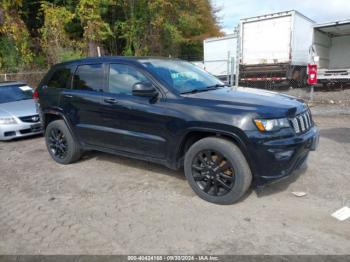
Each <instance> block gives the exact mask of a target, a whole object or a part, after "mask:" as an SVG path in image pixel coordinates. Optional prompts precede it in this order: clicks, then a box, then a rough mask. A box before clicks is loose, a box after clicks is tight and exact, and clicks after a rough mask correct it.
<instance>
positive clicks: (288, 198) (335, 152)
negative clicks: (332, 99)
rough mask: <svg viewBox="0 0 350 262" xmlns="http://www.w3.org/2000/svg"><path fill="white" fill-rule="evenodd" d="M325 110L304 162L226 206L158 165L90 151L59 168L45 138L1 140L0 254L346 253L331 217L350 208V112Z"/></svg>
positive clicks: (347, 232) (348, 248) (339, 226)
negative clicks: (200, 194)
mask: <svg viewBox="0 0 350 262" xmlns="http://www.w3.org/2000/svg"><path fill="white" fill-rule="evenodd" d="M315 109H317V107H315ZM313 110H314V109H313ZM325 112H328V110H327V109H325V110H323V111H322V110H321V113H320V114H317V115H318V116H317V115H316V116H315V120H316V122H317V124H318V125H319V127H320V129H321V140H320V147H319V149H318V151H316V152H314V153H312V154H311V155H310V158H309V162H308V168H307V169H303V170H301V171H299V172H298V173H297V174H296V176H294V177H292V178H289V179H286V180H283V181H280V182H279V183H276V184H272V185H269V186H267V187H265V188H264V190H263V191H261V192H260V191H259V192H256V191H254V190H251V191H250V192H249V193H248V194H247V195H246V197H245V198H244V199H243V200H242V201H241V202H239V203H237V204H235V205H230V206H219V205H214V204H210V203H207V202H205V201H203V200H201V199H199V198H198V197H197V196H196V195H195V194H194V193H193V192H192V190H191V189H190V187H189V185H188V184H187V182H186V180H185V178H184V175H183V173H182V172H181V171H178V172H175V171H171V170H168V169H167V168H165V167H162V166H158V165H156V164H150V163H147V162H142V161H138V160H132V159H127V158H122V157H118V156H112V155H108V154H103V153H97V152H92V153H89V154H87V155H86V156H85V157H84V159H83V160H81V161H80V162H78V163H76V164H73V165H69V166H61V165H58V164H56V163H54V162H53V161H52V160H51V159H50V157H49V154H48V153H47V152H46V148H45V144H44V140H43V138H42V137H36V138H30V139H22V140H18V141H13V142H6V143H1V142H0V200H1V201H0V254H95V255H96V254H170V253H171V254H179V253H180V254H350V219H348V220H346V221H343V222H340V221H338V220H336V219H335V218H333V217H331V213H333V212H334V211H336V210H337V209H339V208H341V207H343V206H344V205H348V206H350V190H349V187H350V116H346V115H337V116H334V115H333V116H324V114H323V113H325ZM326 115H327V114H326ZM293 191H304V192H306V193H307V195H306V196H305V197H295V196H294V195H293V194H292V193H291V192H293Z"/></svg>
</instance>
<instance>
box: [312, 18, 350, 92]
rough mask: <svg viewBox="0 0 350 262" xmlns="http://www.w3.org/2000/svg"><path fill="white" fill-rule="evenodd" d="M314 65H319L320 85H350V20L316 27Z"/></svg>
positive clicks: (318, 76)
mask: <svg viewBox="0 0 350 262" xmlns="http://www.w3.org/2000/svg"><path fill="white" fill-rule="evenodd" d="M313 28H314V34H313V45H312V47H311V49H310V51H311V54H312V61H311V62H313V63H315V64H317V65H318V70H317V79H318V83H319V84H322V85H325V86H334V85H338V86H343V85H349V84H350V20H346V21H338V22H332V23H324V24H316V25H314V27H313Z"/></svg>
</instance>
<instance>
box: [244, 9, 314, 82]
mask: <svg viewBox="0 0 350 262" xmlns="http://www.w3.org/2000/svg"><path fill="white" fill-rule="evenodd" d="M314 23H315V22H314V21H312V20H311V19H309V18H307V17H306V16H304V15H302V14H300V13H299V12H297V11H286V12H279V13H273V14H268V15H262V16H257V17H252V18H245V19H241V20H240V57H239V62H240V68H239V75H240V84H242V85H247V86H252V85H256V84H259V83H261V84H262V85H266V83H268V84H269V85H293V86H301V85H304V84H305V83H306V81H307V72H306V71H307V64H308V62H309V49H310V45H311V43H312V34H313V25H314ZM253 83H255V84H253Z"/></svg>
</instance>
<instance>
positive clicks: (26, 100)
mask: <svg viewBox="0 0 350 262" xmlns="http://www.w3.org/2000/svg"><path fill="white" fill-rule="evenodd" d="M32 96H33V89H32V88H31V87H29V86H27V85H26V84H24V83H22V82H2V83H0V140H11V139H14V138H17V137H25V136H30V135H36V134H40V133H42V127H41V123H40V117H39V114H38V112H37V109H36V105H35V103H34V100H33V98H32Z"/></svg>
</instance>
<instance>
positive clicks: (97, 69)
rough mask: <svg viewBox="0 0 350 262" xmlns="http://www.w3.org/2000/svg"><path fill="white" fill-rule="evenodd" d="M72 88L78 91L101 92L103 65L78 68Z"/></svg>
mask: <svg viewBox="0 0 350 262" xmlns="http://www.w3.org/2000/svg"><path fill="white" fill-rule="evenodd" d="M73 88H74V89H79V90H90V91H102V90H103V65H102V64H94V65H81V66H78V68H77V70H76V72H75V75H74V79H73Z"/></svg>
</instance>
